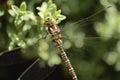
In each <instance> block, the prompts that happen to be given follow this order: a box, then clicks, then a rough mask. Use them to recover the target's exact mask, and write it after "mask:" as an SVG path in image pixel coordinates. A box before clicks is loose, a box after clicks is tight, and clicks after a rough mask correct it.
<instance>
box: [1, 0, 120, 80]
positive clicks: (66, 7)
mask: <svg viewBox="0 0 120 80" xmlns="http://www.w3.org/2000/svg"><path fill="white" fill-rule="evenodd" d="M24 1H25V2H26V3H27V4H26V6H25V3H23V4H22V5H20V4H21V2H23V0H19V1H18V0H8V1H5V2H3V3H2V4H1V5H0V39H1V41H0V50H1V51H3V50H6V49H8V47H9V46H11V47H9V48H10V49H12V48H13V47H16V45H17V46H19V45H21V44H22V46H23V47H24V45H25V44H24V43H27V45H28V47H24V50H23V52H24V54H25V53H29V54H25V55H28V56H30V55H31V56H33V55H34V54H36V53H38V54H37V56H38V55H39V56H40V58H42V59H43V61H46V62H47V63H48V64H49V65H51V66H52V65H54V64H59V63H60V62H61V60H60V58H59V56H58V55H57V53H58V51H57V49H56V47H55V46H54V44H53V43H52V40H51V39H50V37H47V39H42V36H44V35H45V34H46V30H45V29H44V28H43V27H44V25H42V24H41V22H38V21H41V18H39V17H38V16H35V15H37V13H38V11H37V10H36V7H38V6H40V5H41V4H42V2H43V1H45V0H41V1H39V0H31V1H29V0H24ZM53 2H55V3H56V5H57V7H58V8H59V9H61V10H62V13H63V14H64V15H65V16H66V17H67V19H66V20H65V21H63V23H60V24H58V25H59V26H60V28H61V33H62V35H63V42H64V44H63V45H64V48H65V49H67V50H66V52H67V53H68V57H69V58H70V60H71V62H72V65H73V67H74V68H75V71H76V72H77V75H78V78H79V79H80V80H120V72H119V71H120V11H119V10H120V8H119V7H120V1H119V0H92V1H91V0H53ZM12 4H15V5H17V6H20V7H15V6H14V10H13V11H10V10H11V8H13V7H10V5H12ZM108 6H111V7H110V8H107V7H108ZM101 9H104V11H103V12H101V13H99V14H97V15H96V16H93V17H92V18H90V19H87V20H81V22H78V23H74V22H76V21H78V20H80V19H84V18H86V17H88V16H90V15H92V14H94V13H96V12H98V11H99V10H101ZM16 11H18V12H16ZM40 11H41V10H40ZM58 12H59V11H58ZM16 13H17V14H16ZM10 14H11V15H12V16H11V15H10ZM14 15H15V16H17V17H15V16H14ZM39 15H40V14H39ZM85 22H86V23H85ZM14 29H15V30H14ZM13 30H14V31H15V32H14V34H10V33H11V32H13ZM38 34H39V35H38ZM18 36H19V37H18ZM10 37H12V38H10ZM18 40H19V41H18ZM51 44H53V45H51ZM64 70H65V69H64ZM66 72H67V70H66ZM66 75H68V74H66Z"/></svg>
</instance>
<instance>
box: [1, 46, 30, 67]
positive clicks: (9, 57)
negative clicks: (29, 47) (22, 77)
mask: <svg viewBox="0 0 120 80" xmlns="http://www.w3.org/2000/svg"><path fill="white" fill-rule="evenodd" d="M1 54H2V55H1V56H0V66H9V65H14V64H20V63H24V62H27V61H28V60H27V59H25V58H23V57H22V56H21V50H20V47H18V48H15V49H13V50H11V51H4V52H2V53H1Z"/></svg>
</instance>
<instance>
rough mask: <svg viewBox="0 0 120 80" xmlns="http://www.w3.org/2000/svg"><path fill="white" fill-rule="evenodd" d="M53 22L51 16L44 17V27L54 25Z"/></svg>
mask: <svg viewBox="0 0 120 80" xmlns="http://www.w3.org/2000/svg"><path fill="white" fill-rule="evenodd" d="M54 24H55V22H54V20H53V19H51V18H47V19H45V25H46V27H51V26H54Z"/></svg>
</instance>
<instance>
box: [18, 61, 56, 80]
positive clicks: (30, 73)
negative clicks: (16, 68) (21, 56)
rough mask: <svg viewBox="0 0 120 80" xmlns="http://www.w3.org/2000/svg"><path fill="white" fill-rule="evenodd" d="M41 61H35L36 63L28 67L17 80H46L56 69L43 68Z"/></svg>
mask: <svg viewBox="0 0 120 80" xmlns="http://www.w3.org/2000/svg"><path fill="white" fill-rule="evenodd" d="M39 63H40V59H37V60H35V62H34V63H33V64H32V65H30V67H28V68H27V69H26V70H25V71H24V72H23V73H22V74H21V75H20V77H19V78H18V79H17V80H44V79H45V78H47V77H48V76H49V75H50V74H51V73H52V72H53V71H54V70H55V68H56V66H54V67H49V66H46V67H44V68H41V67H40V65H39Z"/></svg>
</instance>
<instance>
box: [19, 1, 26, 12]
mask: <svg viewBox="0 0 120 80" xmlns="http://www.w3.org/2000/svg"><path fill="white" fill-rule="evenodd" d="M26 9H27V5H26V2H22V3H21V5H20V10H21V11H25V10H26Z"/></svg>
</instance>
